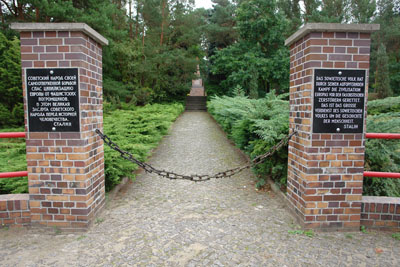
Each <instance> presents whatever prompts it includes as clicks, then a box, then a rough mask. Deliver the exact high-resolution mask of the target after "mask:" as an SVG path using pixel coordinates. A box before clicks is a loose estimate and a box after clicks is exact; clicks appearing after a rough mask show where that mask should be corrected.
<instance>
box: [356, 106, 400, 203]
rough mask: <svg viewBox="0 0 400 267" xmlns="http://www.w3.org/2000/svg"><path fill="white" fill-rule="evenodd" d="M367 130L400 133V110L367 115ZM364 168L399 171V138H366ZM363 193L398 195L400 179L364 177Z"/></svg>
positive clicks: (399, 194) (399, 195)
mask: <svg viewBox="0 0 400 267" xmlns="http://www.w3.org/2000/svg"><path fill="white" fill-rule="evenodd" d="M375 101H381V100H375ZM367 132H371V133H400V112H389V113H382V114H379V115H373V116H368V117H367ZM365 169H366V170H368V171H380V172H400V140H383V139H367V140H366V143H365ZM363 194H364V195H370V196H391V197H400V179H389V178H371V177H365V178H364V188H363Z"/></svg>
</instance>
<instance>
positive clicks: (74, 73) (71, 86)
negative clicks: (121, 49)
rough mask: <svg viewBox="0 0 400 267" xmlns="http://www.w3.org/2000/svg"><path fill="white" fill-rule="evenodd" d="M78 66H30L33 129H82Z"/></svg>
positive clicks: (44, 130)
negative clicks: (40, 67) (36, 67)
mask: <svg viewBox="0 0 400 267" xmlns="http://www.w3.org/2000/svg"><path fill="white" fill-rule="evenodd" d="M78 84H79V80H78V68H64V69H62V68H53V69H27V70H26V88H27V98H28V120H29V131H30V132H79V92H78Z"/></svg>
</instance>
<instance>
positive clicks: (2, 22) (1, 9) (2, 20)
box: [0, 3, 6, 30]
mask: <svg viewBox="0 0 400 267" xmlns="http://www.w3.org/2000/svg"><path fill="white" fill-rule="evenodd" d="M0 17H1V25H3V30H5V29H6V25H5V23H4V16H3V5H2V4H1V3H0Z"/></svg>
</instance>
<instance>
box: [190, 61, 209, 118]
mask: <svg viewBox="0 0 400 267" xmlns="http://www.w3.org/2000/svg"><path fill="white" fill-rule="evenodd" d="M195 74H196V76H197V78H198V79H195V80H192V88H191V89H190V93H189V94H188V95H187V96H186V107H185V110H187V111H207V95H206V92H205V90H204V85H203V80H202V79H201V78H200V69H199V65H197V71H196V73H195Z"/></svg>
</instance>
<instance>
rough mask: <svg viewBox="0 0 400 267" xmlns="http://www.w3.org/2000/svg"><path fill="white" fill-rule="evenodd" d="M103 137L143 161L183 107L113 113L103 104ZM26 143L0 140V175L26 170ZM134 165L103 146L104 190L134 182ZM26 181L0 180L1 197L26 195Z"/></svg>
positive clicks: (158, 106) (126, 108) (132, 108)
mask: <svg viewBox="0 0 400 267" xmlns="http://www.w3.org/2000/svg"><path fill="white" fill-rule="evenodd" d="M105 107H107V111H106V112H105V113H104V133H105V134H107V135H108V136H110V137H111V138H112V139H113V140H114V141H115V142H116V143H117V144H118V145H119V146H120V147H121V148H122V149H124V150H128V151H130V152H131V153H132V154H134V155H135V157H137V158H138V159H140V160H146V159H147V157H148V156H149V153H150V151H151V150H152V149H153V148H155V147H156V146H157V145H158V142H159V141H160V140H161V138H162V137H163V135H165V134H166V133H167V132H168V129H169V127H170V126H171V124H172V123H173V122H174V121H175V119H176V118H177V117H178V116H179V115H180V114H181V113H182V112H183V109H184V107H183V105H182V104H153V105H146V106H144V107H136V106H129V105H122V107H121V108H123V109H117V110H112V109H110V108H109V105H108V104H105ZM1 131H2V132H11V131H24V129H23V128H18V129H16V128H14V129H3V130H1ZM25 154H26V152H25V139H22V138H18V139H0V158H1V159H2V160H1V161H0V172H9V171H22V170H26V157H25ZM136 169H137V165H135V164H133V163H131V162H128V161H126V160H124V159H122V158H121V157H120V156H119V154H118V153H117V152H115V151H112V150H111V149H110V148H109V147H108V146H105V174H106V190H107V191H109V190H110V189H112V188H113V187H114V186H115V185H116V184H118V183H119V182H120V181H121V179H122V178H123V177H129V178H134V174H133V173H132V172H133V171H134V170H136ZM27 183H28V182H27V179H26V177H25V178H10V179H0V194H8V193H14V194H16V193H26V192H27V191H28V186H27Z"/></svg>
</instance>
